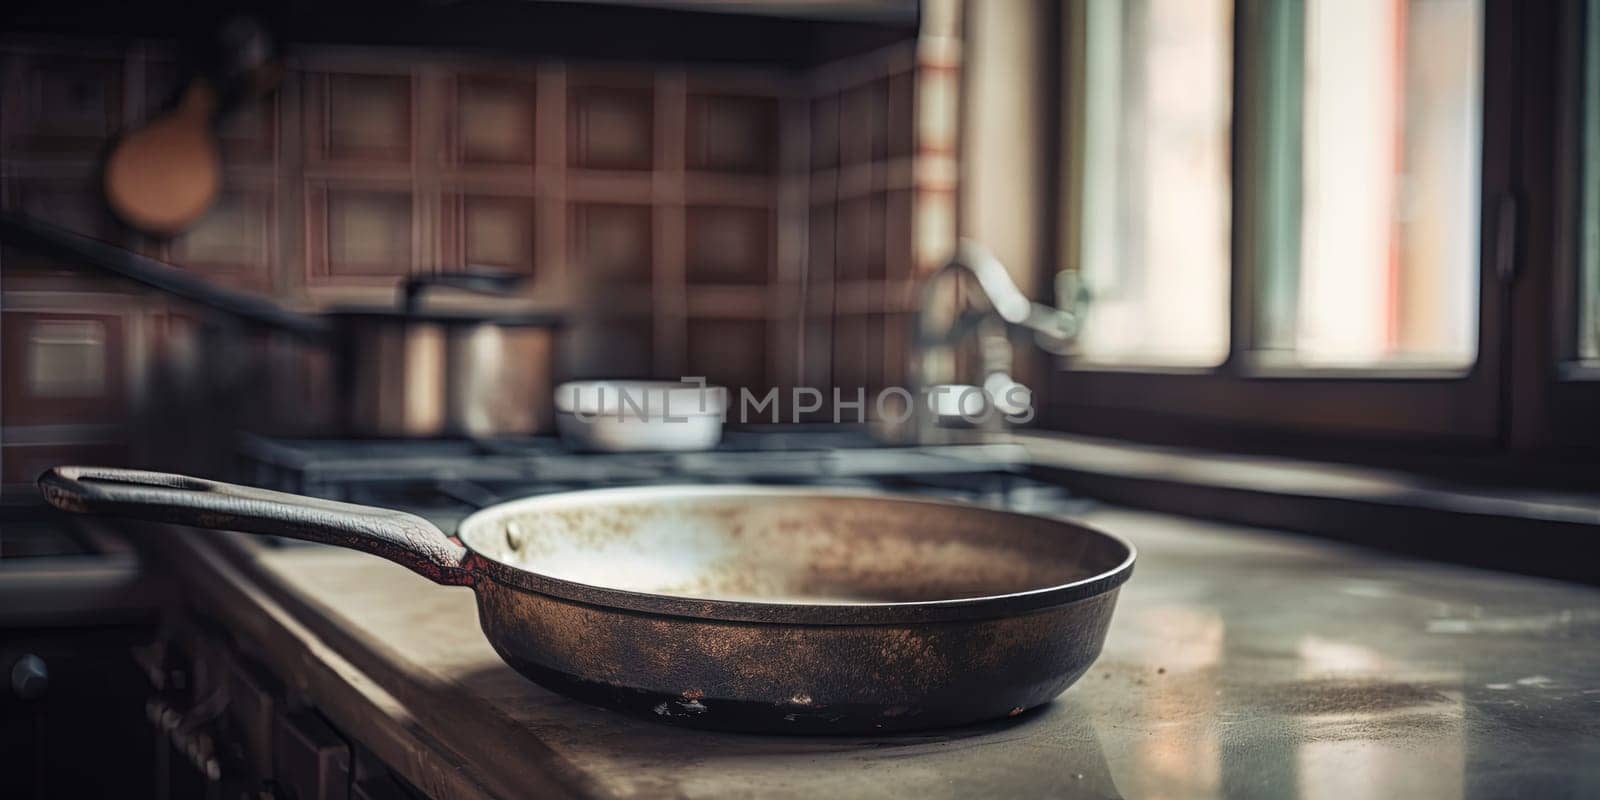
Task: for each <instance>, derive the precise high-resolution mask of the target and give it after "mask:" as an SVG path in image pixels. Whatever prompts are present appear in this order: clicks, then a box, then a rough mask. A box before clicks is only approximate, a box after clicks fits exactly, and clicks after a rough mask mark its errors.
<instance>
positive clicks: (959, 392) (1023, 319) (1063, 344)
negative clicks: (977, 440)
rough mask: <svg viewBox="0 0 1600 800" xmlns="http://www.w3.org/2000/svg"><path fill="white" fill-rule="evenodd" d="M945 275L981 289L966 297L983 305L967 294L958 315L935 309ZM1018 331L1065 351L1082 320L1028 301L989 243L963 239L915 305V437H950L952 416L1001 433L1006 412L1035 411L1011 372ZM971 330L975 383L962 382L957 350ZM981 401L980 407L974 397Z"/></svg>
mask: <svg viewBox="0 0 1600 800" xmlns="http://www.w3.org/2000/svg"><path fill="white" fill-rule="evenodd" d="M945 276H953V280H955V281H957V282H958V283H959V282H963V279H965V280H964V282H965V283H968V284H971V285H972V286H974V287H976V290H977V291H976V292H974V293H973V294H972V295H968V297H974V298H975V299H976V300H978V301H979V302H978V303H977V306H978V307H975V308H964V307H963V306H965V305H967V301H966V298H964V297H960V296H958V298H957V300H958V306H957V309H956V312H955V314H954V316H953V317H952V316H950V315H948V314H940V313H936V312H937V311H938V307H939V305H940V303H939V301H940V299H941V296H940V291H939V290H940V285H941V283H943V282H944V279H945ZM1014 329H1020V330H1025V331H1028V332H1030V333H1032V334H1033V338H1034V341H1035V343H1036V344H1038V346H1040V347H1042V348H1044V349H1046V350H1048V351H1050V352H1053V353H1058V354H1064V353H1066V352H1068V351H1069V350H1070V348H1071V346H1072V344H1073V342H1074V341H1075V340H1076V338H1077V334H1078V329H1079V318H1078V315H1077V314H1075V313H1073V312H1071V311H1063V310H1061V309H1057V308H1052V307H1050V306H1047V305H1044V304H1042V303H1035V302H1033V301H1031V300H1029V299H1028V298H1027V296H1025V295H1024V294H1023V293H1022V291H1021V290H1020V289H1018V288H1017V284H1016V283H1015V282H1014V281H1012V279H1011V274H1010V273H1009V272H1007V271H1006V268H1005V265H1004V264H1001V263H1000V260H999V259H997V258H995V256H994V254H993V253H991V252H989V249H988V248H986V247H984V246H983V245H982V244H979V243H978V242H976V241H973V240H971V239H962V240H961V241H960V242H959V243H958V244H957V246H956V252H955V255H954V257H952V258H951V259H950V261H949V262H948V263H946V264H945V265H944V266H942V267H940V268H939V269H938V270H937V271H935V272H934V273H933V274H932V275H930V276H928V278H927V280H926V281H924V282H923V285H922V290H921V296H920V298H919V302H918V305H917V314H916V330H915V331H914V333H913V338H912V352H911V368H910V378H911V382H912V384H913V385H912V386H911V387H910V388H911V390H912V391H911V393H912V396H913V397H914V398H915V402H914V403H913V405H914V409H913V413H912V419H913V420H914V428H913V431H912V433H913V436H914V438H915V440H916V441H918V442H921V443H931V442H934V441H939V440H942V439H946V438H949V434H948V433H947V432H946V431H945V428H944V427H943V425H941V422H944V423H949V422H951V421H953V420H954V419H962V420H964V421H965V422H966V423H967V424H968V425H970V426H974V427H977V428H979V429H981V430H988V431H999V430H1002V429H1004V427H1005V421H1006V418H1007V417H1014V416H1018V415H1023V416H1031V412H1032V405H1033V396H1032V391H1031V390H1029V389H1028V387H1026V386H1024V385H1022V384H1021V383H1019V382H1017V381H1016V380H1015V379H1014V378H1013V377H1012V376H1011V371H1012V362H1013V356H1014V352H1013V348H1012V344H1011V336H1010V334H1011V331H1012V330H1014ZM968 335H974V336H976V337H977V338H978V353H979V365H978V366H979V369H980V371H981V378H980V380H978V381H977V382H976V383H967V382H965V381H963V380H959V377H960V376H958V375H957V374H956V373H957V365H956V347H957V346H958V345H959V344H960V343H961V342H962V341H963V340H965V338H966V337H967V336H968ZM924 395H926V397H924ZM980 399H981V401H982V404H981V408H980V407H979V404H978V403H976V402H971V401H974V400H980Z"/></svg>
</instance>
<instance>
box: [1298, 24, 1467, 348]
mask: <svg viewBox="0 0 1600 800" xmlns="http://www.w3.org/2000/svg"><path fill="white" fill-rule="evenodd" d="M1481 28H1482V12H1481V8H1480V3H1479V2H1478V0H1305V62H1304V65H1305V84H1304V86H1305V91H1304V95H1303V97H1302V104H1303V105H1302V108H1303V115H1304V116H1303V123H1302V134H1301V142H1300V143H1301V152H1302V159H1303V161H1302V174H1301V181H1302V183H1301V186H1302V188H1301V198H1300V200H1301V214H1300V248H1299V250H1300V273H1299V289H1298V302H1299V305H1298V313H1297V314H1296V315H1295V317H1296V326H1295V335H1294V341H1293V352H1294V359H1295V360H1296V361H1298V362H1299V363H1302V364H1309V365H1361V366H1412V365H1428V366H1464V365H1468V364H1471V363H1472V361H1473V359H1474V358H1475V357H1476V352H1477V333H1478V330H1477V325H1478V274H1479V270H1478V206H1479V203H1478V186H1479V182H1478V161H1479V146H1478V138H1479V124H1480V95H1481V90H1480V79H1479V78H1480V73H1481V70H1482V61H1481V57H1482V56H1481V41H1482V34H1481Z"/></svg>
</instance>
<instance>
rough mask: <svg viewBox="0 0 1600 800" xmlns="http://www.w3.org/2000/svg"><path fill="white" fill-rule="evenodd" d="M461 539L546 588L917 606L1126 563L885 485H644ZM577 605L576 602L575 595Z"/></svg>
mask: <svg viewBox="0 0 1600 800" xmlns="http://www.w3.org/2000/svg"><path fill="white" fill-rule="evenodd" d="M459 536H460V538H461V540H462V542H463V543H464V544H465V545H466V546H467V547H469V548H471V549H472V550H473V551H474V552H476V553H478V554H480V555H482V556H485V557H487V558H489V559H492V560H494V561H497V562H499V563H500V564H501V565H504V566H508V567H511V568H514V569H515V570H519V571H522V572H524V573H528V574H530V575H532V576H536V577H540V576H542V577H547V578H551V579H554V582H544V583H541V585H540V587H539V588H544V589H548V588H550V586H552V585H554V586H557V591H556V592H555V593H557V594H560V593H562V592H560V591H559V584H561V583H570V584H574V585H579V586H583V587H595V588H599V589H602V590H615V591H618V592H627V593H642V594H646V595H657V596H665V597H672V598H694V599H699V600H709V601H723V602H728V603H775V604H802V605H859V604H886V603H892V604H918V603H939V602H948V601H959V600H966V599H975V598H995V597H1000V596H1014V595H1018V594H1025V593H1044V592H1050V591H1053V590H1060V589H1062V588H1064V587H1071V586H1073V585H1082V584H1084V583H1085V582H1092V581H1095V580H1096V579H1099V578H1104V577H1105V576H1107V575H1109V574H1112V573H1116V572H1118V571H1119V570H1122V569H1126V568H1128V567H1131V562H1132V559H1133V552H1132V548H1131V546H1129V545H1128V544H1127V543H1125V542H1123V541H1122V540H1120V539H1117V538H1115V537H1112V536H1109V535H1106V534H1103V533H1099V532H1097V531H1093V530H1090V529H1088V528H1083V527H1081V526H1077V525H1074V524H1072V523H1068V522H1064V521H1061V520H1055V519H1049V518H1044V517H1035V516H1029V515H1024V514H1015V513H1010V512H1004V511H998V510H994V509H988V508H983V507H980V506H972V505H964V504H956V503H950V502H944V501H932V500H922V499H918V498H914V497H903V496H897V495H888V494H882V493H870V492H851V491H849V490H830V489H810V488H806V489H785V488H768V487H715V486H713V487H707V486H700V487H683V486H676V487H648V488H635V489H612V490H599V491H588V492H576V493H570V494H564V495H550V496H545V497H535V498H529V499H525V500H519V501H514V502H511V503H506V504H503V505H499V506H494V507H492V508H489V509H486V510H485V511H482V512H479V513H478V514H476V515H473V516H472V517H470V518H468V519H467V520H466V521H465V522H464V523H463V524H462V526H461V529H460V533H459ZM586 599H587V598H586Z"/></svg>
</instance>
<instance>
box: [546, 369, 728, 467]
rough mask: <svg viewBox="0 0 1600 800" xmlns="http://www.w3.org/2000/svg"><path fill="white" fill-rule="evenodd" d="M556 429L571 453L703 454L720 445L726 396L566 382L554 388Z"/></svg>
mask: <svg viewBox="0 0 1600 800" xmlns="http://www.w3.org/2000/svg"><path fill="white" fill-rule="evenodd" d="M555 407H556V430H557V431H558V432H559V433H560V434H561V438H562V440H563V441H565V442H566V443H567V445H568V446H569V447H572V448H573V449H575V450H596V451H601V452H608V453H635V452H646V451H685V450H708V449H710V448H713V447H716V446H717V442H719V441H721V440H722V417H723V414H724V413H725V412H726V411H727V408H728V391H727V390H726V389H724V388H723V387H721V386H704V387H702V386H699V385H696V384H693V383H681V382H678V381H633V380H627V381H571V382H568V383H563V384H561V385H560V386H558V387H556V396H555Z"/></svg>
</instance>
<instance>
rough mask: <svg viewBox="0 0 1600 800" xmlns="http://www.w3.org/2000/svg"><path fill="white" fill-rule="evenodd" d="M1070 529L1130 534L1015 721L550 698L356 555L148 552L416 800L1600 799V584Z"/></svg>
mask: <svg viewBox="0 0 1600 800" xmlns="http://www.w3.org/2000/svg"><path fill="white" fill-rule="evenodd" d="M1075 518H1076V519H1077V520H1078V521H1080V522H1084V523H1086V524H1089V525H1094V526H1098V527H1101V528H1103V529H1105V530H1109V531H1112V532H1115V533H1118V534H1121V535H1123V536H1125V537H1127V538H1128V539H1129V540H1131V541H1133V542H1134V543H1135V545H1136V546H1137V547H1138V548H1139V562H1138V565H1137V568H1136V569H1135V572H1134V576H1133V579H1132V580H1131V581H1130V582H1129V583H1128V584H1126V585H1125V586H1124V587H1123V589H1122V594H1121V597H1120V600H1119V602H1118V607H1117V610H1116V614H1115V617H1114V619H1113V621H1112V627H1111V632H1110V635H1109V637H1108V638H1107V641H1106V645H1105V650H1104V653H1103V654H1102V656H1101V657H1100V660H1099V661H1098V662H1096V664H1095V665H1094V667H1092V668H1091V670H1090V672H1089V673H1088V674H1087V675H1086V676H1084V678H1083V679H1082V680H1080V681H1079V682H1078V683H1077V684H1076V685H1074V686H1072V687H1071V688H1069V689H1068V690H1067V691H1066V692H1065V693H1063V694H1062V695H1061V696H1060V697H1059V698H1057V699H1056V700H1055V701H1054V702H1053V703H1050V704H1048V705H1046V706H1044V707H1041V708H1039V709H1036V710H1033V711H1030V712H1028V713H1026V714H1023V715H1021V716H1020V717H1017V718H1015V719H1011V720H1005V721H1001V722H996V723H991V724H987V725H983V726H977V727H973V728H963V729H956V730H946V731H933V732H927V733H920V734H910V735H897V736H882V737H850V738H820V737H818V738H802V737H784V736H751V735H739V734H726V733H710V732H702V731H694V730H685V729H679V728H673V727H668V726H666V725H660V724H656V723H652V722H649V721H646V720H640V719H636V718H633V717H628V716H624V715H621V714H618V713H615V712H611V711H606V710H602V709H599V708H596V707H592V706H588V705H585V704H582V703H579V702H576V701H572V700H568V699H566V698H564V697H561V696H558V695H556V694H553V693H551V692H549V691H546V690H544V689H542V688H540V687H538V686H536V685H534V684H532V683H530V682H528V681H527V680H525V679H523V678H522V677H521V676H519V675H518V674H517V673H515V672H514V671H512V669H511V668H510V667H508V666H506V665H505V664H504V663H502V662H501V661H500V659H499V658H498V656H496V655H495V653H494V652H493V650H492V649H491V648H490V646H489V644H488V642H487V640H486V639H485V638H484V636H483V634H482V632H481V631H480V630H479V627H478V622H477V615H476V612H475V608H474V599H473V595H472V592H471V591H470V590H468V589H464V588H459V587H441V586H435V585H433V584H430V583H428V582H426V581H425V580H423V579H422V578H419V577H417V576H416V575H415V574H413V573H411V572H409V571H407V570H405V569H404V568H402V567H399V566H396V565H393V564H390V563H388V562H385V561H382V560H380V559H377V558H374V557H371V556H367V555H363V554H358V553H352V552H346V551H339V550H333V549H329V548H322V547H293V548H282V549H273V548H265V547H257V546H253V545H252V544H250V543H249V542H247V541H246V539H247V537H244V536H243V535H240V534H224V535H221V536H218V535H216V534H205V533H198V532H189V531H181V532H180V531H175V530H174V531H169V532H165V533H163V534H160V536H161V540H162V541H161V542H160V544H162V545H163V547H164V552H170V553H174V554H177V555H179V556H181V558H180V560H187V562H188V563H187V564H186V565H185V569H184V572H185V573H186V576H187V578H186V579H187V580H188V581H189V582H190V583H192V584H194V585H195V587H196V588H197V589H198V590H199V591H200V592H201V594H200V595H199V597H200V599H199V600H198V601H196V602H197V603H203V604H204V605H205V607H206V610H207V612H208V613H210V614H213V615H216V616H218V617H221V618H222V619H223V621H224V622H228V623H230V624H232V625H233V626H234V627H235V629H236V630H237V631H238V632H239V633H240V635H242V636H248V637H252V638H255V639H257V640H260V642H261V645H262V649H263V651H264V652H266V653H268V654H269V657H270V659H271V662H272V663H270V664H269V666H271V667H272V668H273V669H275V670H277V671H279V672H280V673H281V674H283V675H284V676H285V677H286V680H287V681H288V682H289V683H290V684H291V685H294V686H295V687H296V688H298V689H299V690H301V691H302V692H304V693H305V694H306V696H307V697H308V698H309V699H310V700H311V701H312V702H313V703H315V704H316V705H317V707H318V708H319V710H321V711H322V712H323V713H324V714H325V715H326V716H328V718H329V719H330V721H331V722H332V723H333V724H334V725H335V726H336V727H338V728H339V729H340V730H342V731H344V732H345V733H346V734H347V735H349V736H351V737H352V738H354V739H357V740H359V741H362V742H363V743H364V744H365V745H367V746H368V747H369V748H371V749H372V750H373V751H374V752H375V753H376V754H377V755H379V756H380V757H381V758H383V759H384V760H385V761H386V762H387V763H389V764H390V765H391V766H392V767H393V768H394V769H395V770H396V771H398V772H399V773H400V774H402V775H403V776H404V777H406V779H407V780H409V781H410V782H411V783H413V784H414V785H417V786H418V787H420V788H421V789H423V790H424V791H425V792H428V793H429V794H431V795H433V796H438V797H450V798H455V797H471V796H505V797H517V796H533V795H539V796H551V795H574V796H601V797H611V796H614V797H657V796H666V797H763V798H771V797H826V796H834V797H919V798H934V797H974V796H1033V797H1037V796H1054V797H1118V796H1127V797H1214V796H1225V797H1249V796H1263V797H1295V796H1298V797H1333V798H1339V800H1358V798H1366V797H1395V796H1403V797H1456V796H1465V795H1474V796H1540V797H1555V796H1591V797H1592V796H1597V795H1600V589H1594V588H1587V587H1582V586H1576V585H1568V584H1563V583H1558V582H1554V581H1548V580H1541V579H1536V578H1526V577H1518V576H1512V575H1503V574H1498V573H1493V572H1486V571H1481V570H1474V569H1469V568H1462V567H1453V566H1445V565H1438V564H1431V563H1425V562H1419V561H1414V560H1408V559H1403V558H1399V557H1395V556H1390V555H1385V554H1381V553H1377V552H1374V551H1371V550H1367V549H1362V548H1358V547H1353V546H1347V545H1341V544H1336V543H1331V542H1327V541H1322V540H1315V539H1308V538H1301V537H1296V536H1289V535H1283V534H1278V533H1273V532H1268V531H1261V530H1258V529H1250V528H1244V527H1239V526H1230V525H1222V524H1216V523H1207V522H1199V521H1194V520H1188V519H1184V518H1179V517H1173V516H1168V515H1162V514H1154V513H1146V512H1135V511H1129V510H1124V509H1118V508H1110V507H1105V506H1099V507H1094V508H1090V509H1088V510H1086V511H1085V512H1084V513H1081V514H1078V515H1075ZM169 544H170V545H171V547H170V548H166V545H169Z"/></svg>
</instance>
